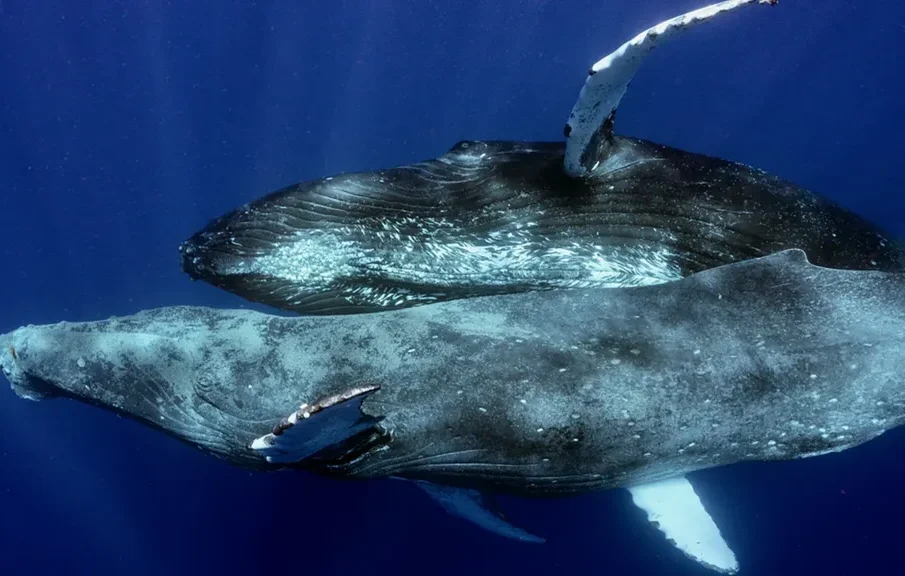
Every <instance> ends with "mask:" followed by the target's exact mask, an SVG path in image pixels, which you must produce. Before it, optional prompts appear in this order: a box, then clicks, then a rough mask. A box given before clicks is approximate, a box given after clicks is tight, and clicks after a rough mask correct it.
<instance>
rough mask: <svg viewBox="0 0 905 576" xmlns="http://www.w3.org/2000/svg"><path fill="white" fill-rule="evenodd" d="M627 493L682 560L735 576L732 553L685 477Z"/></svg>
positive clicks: (649, 485) (634, 489)
mask: <svg viewBox="0 0 905 576" xmlns="http://www.w3.org/2000/svg"><path fill="white" fill-rule="evenodd" d="M629 492H631V494H632V501H633V502H634V503H635V505H636V506H638V507H639V508H641V509H642V510H644V511H645V512H646V513H647V519H648V520H649V521H650V522H651V524H653V525H654V526H656V527H657V529H659V530H660V531H661V532H663V534H664V535H666V538H667V539H668V540H669V541H670V543H671V544H672V545H673V546H675V547H676V548H678V549H679V550H681V551H682V552H683V553H684V554H685V555H686V556H688V557H689V558H691V559H692V560H695V561H696V562H698V563H700V564H702V565H704V566H706V567H708V568H710V569H712V570H716V571H718V572H722V573H724V574H735V573H736V572H738V568H739V566H738V561H737V560H736V558H735V553H734V552H732V550H731V549H730V548H729V546H728V545H727V544H726V541H725V540H723V536H722V534H720V529H719V528H718V527H717V525H716V523H715V522H714V521H713V518H711V517H710V514H708V512H707V510H706V509H704V505H703V504H702V503H701V499H700V498H698V495H697V494H696V493H695V491H694V488H693V487H692V485H691V483H690V482H689V481H688V480H687V479H686V478H685V477H678V478H670V479H668V480H662V481H660V482H652V483H650V484H642V485H639V486H633V487H631V488H629Z"/></svg>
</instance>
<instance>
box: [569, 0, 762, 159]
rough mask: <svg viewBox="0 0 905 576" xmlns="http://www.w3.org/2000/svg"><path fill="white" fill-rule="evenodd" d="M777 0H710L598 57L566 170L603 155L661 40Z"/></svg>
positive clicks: (572, 127) (573, 125) (575, 121)
mask: <svg viewBox="0 0 905 576" xmlns="http://www.w3.org/2000/svg"><path fill="white" fill-rule="evenodd" d="M778 2H779V0H727V1H726V2H719V3H717V4H711V5H710V6H705V7H704V8H699V9H697V10H693V11H691V12H688V13H687V14H683V15H681V16H677V17H675V18H672V19H670V20H666V21H664V22H661V23H660V24H657V25H656V26H653V27H652V28H648V29H647V30H645V31H644V32H642V33H640V34H638V35H637V36H635V37H634V38H632V39H631V40H629V41H628V42H626V43H625V44H623V45H622V46H620V47H619V48H617V49H616V50H615V51H613V52H612V53H611V54H609V55H607V56H606V57H605V58H603V59H601V60H599V61H598V62H597V63H595V64H594V65H593V66H592V67H591V69H590V71H589V73H588V78H587V80H585V84H584V86H583V87H582V88H581V93H580V94H579V95H578V101H577V102H576V103H575V106H573V107H572V112H571V114H569V120H568V122H567V123H566V127H565V135H566V138H567V139H568V140H567V142H566V154H565V159H564V168H565V171H566V174H568V175H569V176H572V177H579V176H585V175H587V174H589V173H591V172H593V171H594V169H595V168H596V167H597V166H598V165H599V164H600V162H601V155H605V151H606V139H607V138H608V137H609V136H611V132H612V126H613V115H614V113H615V112H616V108H617V107H618V106H619V102H620V101H621V100H622V97H623V96H624V95H625V91H626V89H627V88H628V85H629V82H631V80H632V78H633V77H634V76H635V74H636V73H637V72H638V69H639V68H640V67H641V64H642V63H643V62H644V59H645V58H646V57H647V54H648V53H649V52H650V51H651V50H652V49H653V48H654V47H656V46H657V45H658V44H659V43H660V42H661V41H662V40H665V39H667V38H670V37H671V36H673V35H675V34H676V33H678V32H681V31H683V30H686V29H688V28H690V27H692V26H693V25H695V24H699V23H701V22H704V21H707V20H709V19H711V18H713V17H714V16H716V15H717V14H721V13H723V12H728V11H730V10H734V9H736V8H738V7H740V6H744V5H746V4H769V5H774V4H777V3H778Z"/></svg>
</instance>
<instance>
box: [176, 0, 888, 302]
mask: <svg viewBox="0 0 905 576" xmlns="http://www.w3.org/2000/svg"><path fill="white" fill-rule="evenodd" d="M755 3H758V2H757V1H756V0H733V1H730V2H723V3H721V4H716V5H714V6H708V7H706V8H703V9H700V10H696V11H694V12H691V13H689V14H686V15H683V16H680V17H678V18H674V19H672V20H669V21H667V22H664V23H662V24H659V25H657V26H655V27H653V28H651V29H649V30H647V31H645V32H643V33H641V34H639V35H638V36H637V37H635V38H634V39H632V40H631V41H629V42H627V43H625V44H624V45H623V46H621V47H620V48H619V49H618V50H616V51H615V52H613V53H612V54H610V55H609V56H607V57H606V58H604V59H603V60H601V61H600V62H598V63H597V64H595V65H594V66H593V67H592V68H591V70H590V72H589V76H588V78H587V81H586V83H585V86H584V87H583V89H582V91H581V94H580V96H579V98H578V101H577V103H576V104H575V107H574V109H573V111H572V113H571V115H570V117H569V120H568V124H567V126H566V136H567V139H566V142H565V143H559V142H545V143H535V142H462V143H459V144H456V145H455V146H454V147H453V148H452V149H451V150H449V152H447V153H446V154H444V155H443V156H441V157H439V158H436V159H434V160H428V161H426V162H419V163H417V164H412V165H409V166H400V167H396V168H390V169H387V170H378V171H375V172H366V173H355V174H343V175H338V176H333V177H329V178H323V179H320V180H315V181H310V182H303V183H301V184H296V185H293V186H290V187H288V188H286V189H284V190H281V191H278V192H276V193H273V194H271V195H268V196H266V197H263V198H261V199H258V200H256V201H254V202H252V203H251V204H249V205H247V206H244V207H242V208H239V209H237V210H235V211H233V212H231V213H229V214H227V215H225V216H223V217H221V218H219V219H217V220H215V221H213V222H212V223H210V224H209V225H208V226H207V227H206V228H204V229H203V230H201V231H200V232H198V233H197V234H195V235H194V236H192V238H190V239H189V240H188V241H186V242H185V243H184V244H183V245H182V246H181V249H180V250H181V255H182V256H181V258H182V267H183V269H184V270H185V271H186V272H187V273H188V274H189V275H191V276H192V277H193V278H195V279H201V280H204V281H207V282H209V283H211V284H213V285H215V286H218V287H220V288H223V289H226V290H228V291H230V292H233V293H235V294H238V295H240V296H243V297H245V298H247V299H250V300H253V301H257V302H262V303H265V304H269V305H271V306H275V307H277V308H281V309H285V310H291V311H295V312H299V313H305V314H330V313H355V312H370V311H377V310H386V309H393V308H400V307H406V306H413V305H418V304H425V303H430V302H438V301H444V300H449V299H455V298H463V297H470V296H480V295H488V294H500V293H512V292H520V291H524V290H537V289H555V288H578V287H593V286H600V287H616V286H633V285H646V284H656V283H660V282H666V281H671V280H675V279H677V278H681V277H683V276H687V275H688V274H691V273H694V272H698V271H700V270H705V269H707V268H711V267H713V266H718V265H721V264H726V263H729V262H735V261H739V260H743V259H747V258H754V257H758V256H763V255H766V254H770V253H773V252H776V251H779V250H783V249H788V248H800V249H802V250H804V251H805V252H806V253H807V255H808V257H809V258H810V259H811V261H812V262H814V263H815V264H819V265H822V266H830V267H838V268H847V269H877V270H899V271H901V270H903V268H905V266H903V264H905V249H903V247H902V245H901V244H899V243H896V242H892V241H890V240H887V235H886V234H884V233H883V232H882V231H881V230H879V229H877V228H876V227H875V226H873V225H871V224H870V223H868V222H865V221H864V219H862V218H861V217H859V216H857V215H856V214H854V213H852V212H850V211H848V210H846V209H844V208H842V207H840V206H838V205H836V204H834V203H832V202H830V201H828V200H827V199H824V198H821V197H818V196H816V195H814V194H812V193H811V192H809V191H807V190H803V189H801V188H799V187H797V186H795V185H793V184H791V183H789V182H786V181H784V180H781V179H779V178H776V177H774V176H771V175H769V174H766V173H764V172H763V171H761V170H758V169H755V168H751V167H748V166H745V165H742V164H739V163H735V162H727V161H724V160H720V159H717V158H711V157H708V156H703V155H700V154H693V153H690V152H685V151H682V150H677V149H675V148H670V147H667V146H661V145H659V144H655V143H651V142H646V141H641V140H637V139H634V138H626V137H622V136H617V135H615V134H614V133H613V119H614V115H615V111H616V108H617V106H618V104H619V101H620V99H621V98H622V95H623V94H624V92H625V90H626V87H627V86H628V83H629V81H630V80H631V78H632V76H633V75H634V73H635V72H636V70H637V69H638V68H639V66H640V65H641V63H642V61H643V60H644V58H645V56H646V55H647V53H648V52H649V51H650V50H651V49H652V48H653V47H654V46H656V45H657V43H658V42H660V41H662V40H664V39H666V38H668V37H670V36H672V35H674V34H675V33H677V32H679V31H681V30H684V29H686V28H688V27H690V26H692V25H694V24H695V23H698V22H703V21H705V20H707V19H708V18H710V17H712V16H714V15H716V14H719V13H722V12H725V11H728V10H730V9H733V8H737V7H739V6H742V5H745V4H755ZM761 3H772V2H761Z"/></svg>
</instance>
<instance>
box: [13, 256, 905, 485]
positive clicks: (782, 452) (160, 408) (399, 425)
mask: <svg viewBox="0 0 905 576" xmlns="http://www.w3.org/2000/svg"><path fill="white" fill-rule="evenodd" d="M0 346H2V348H0V349H2V351H3V354H2V355H0V358H2V360H0V364H2V367H3V370H4V372H5V373H6V375H7V378H8V379H9V380H10V381H11V382H12V385H13V389H14V390H15V391H16V392H17V393H19V394H20V395H22V396H26V397H31V398H41V397H50V396H64V397H71V398H75V399H77V400H80V401H84V402H89V403H92V404H97V405H100V406H102V407H105V408H108V409H112V410H115V411H117V412H119V413H122V414H125V415H128V416H131V417H134V418H137V419H139V420H141V421H143V422H145V423H147V424H149V425H151V426H154V427H156V428H159V429H161V430H163V431H165V432H167V433H169V434H172V435H174V436H176V437H178V438H180V439H182V440H184V441H187V442H189V443H191V444H194V445H197V446H198V447H200V448H202V449H204V450H206V451H209V452H212V453H214V454H216V455H218V456H221V457H223V458H226V459H227V460H229V461H230V462H232V463H234V464H237V465H242V466H248V467H251V468H255V469H271V468H275V467H276V466H274V465H271V464H268V463H267V462H265V461H264V460H262V459H260V458H259V456H258V455H257V453H255V452H253V451H252V450H250V449H249V444H250V443H251V441H252V440H253V439H254V438H256V437H258V436H261V435H264V434H266V433H268V432H269V431H271V429H272V428H273V427H274V425H275V424H277V423H278V422H279V421H280V420H281V419H283V418H285V417H286V416H287V415H288V414H289V413H291V412H293V411H294V410H296V409H297V408H298V406H299V404H301V403H302V402H312V401H315V400H317V399H319V398H322V397H324V396H327V395H330V394H334V393H341V392H343V391H346V390H349V389H351V388H354V387H357V386H363V385H373V384H376V385H379V386H380V389H379V391H377V392H376V393H374V394H373V395H372V396H370V397H368V399H367V400H365V401H364V403H363V405H362V410H363V412H364V413H365V414H366V415H369V416H373V417H375V418H378V419H381V420H380V422H379V423H378V424H376V425H375V426H374V428H372V429H371V430H368V431H366V432H365V433H362V434H359V435H357V436H355V437H353V438H348V439H347V440H345V441H343V442H339V443H337V444H336V445H335V446H333V447H331V448H330V449H328V450H327V451H325V452H322V453H319V454H317V455H316V456H314V457H312V458H310V459H308V460H306V461H304V462H301V463H299V464H298V466H299V467H302V468H306V469H308V470H312V471H315V472H319V473H323V474H330V475H334V476H339V477H344V478H370V477H382V476H394V477H403V478H409V479H421V480H429V481H431V482H434V483H438V484H448V485H453V486H460V487H467V488H477V489H482V490H492V491H503V492H508V493H515V494H522V495H530V496H558V495H565V494H571V493H576V492H583V491H590V490H598V489H606V488H612V487H617V486H626V485H632V484H638V483H643V482H649V481H654V480H658V479H662V478H666V477H672V476H677V475H681V474H685V473H688V472H691V471H694V470H698V469H703V468H709V467H714V466H720V465H727V464H732V463H735V462H740V461H745V460H776V459H791V458H798V457H804V456H813V455H818V454H822V453H826V452H832V451H838V450H843V449H846V448H849V447H852V446H855V445H858V444H860V443H862V442H865V441H867V440H870V439H871V438H874V437H876V436H877V435H879V434H881V433H882V432H883V431H885V430H888V429H890V428H893V427H895V426H898V425H900V424H901V423H902V422H903V418H905V386H903V385H902V378H903V374H905V275H903V274H897V273H884V272H876V271H841V270H833V269H827V268H821V267H816V266H813V265H811V264H809V263H807V261H806V259H805V256H804V253H803V252H801V251H798V250H791V251H785V252H782V253H779V254H776V255H773V256H770V257H765V258H759V259H754V260H749V261H745V262H742V263H737V264H733V265H727V266H724V267H719V268H715V269H711V270H708V271H705V272H701V273H699V274H696V275H693V276H691V277H688V278H685V279H683V280H679V281H676V282H671V283H666V284H660V285H657V286H649V287H640V288H617V289H581V290H568V291H544V292H535V293H523V294H515V295H506V296H493V297H486V298H474V299H463V300H456V301H452V302H446V303H441V304H436V305H432V306H421V307H413V308H407V309H404V310H399V311H393V312H385V313H378V314H370V315H347V316H332V317H326V316H324V317H320V316H305V317H293V318H285V317H275V316H270V315H263V314H260V313H256V312H251V311H239V310H216V309H210V308H191V307H174V308H161V309H157V310H150V311H145V312H141V313H139V314H136V315H134V316H129V317H124V318H114V319H110V320H105V321H101V322H86V323H62V324H55V325H46V326H29V327H23V328H19V329H18V330H16V331H14V332H12V333H9V334H6V335H4V336H2V337H0ZM328 410H329V408H328ZM302 425H306V424H302Z"/></svg>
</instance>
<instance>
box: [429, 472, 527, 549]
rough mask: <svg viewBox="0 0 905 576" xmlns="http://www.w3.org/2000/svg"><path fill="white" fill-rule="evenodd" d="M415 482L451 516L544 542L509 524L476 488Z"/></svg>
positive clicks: (501, 533)
mask: <svg viewBox="0 0 905 576" xmlns="http://www.w3.org/2000/svg"><path fill="white" fill-rule="evenodd" d="M415 484H417V485H418V487H419V488H421V489H422V490H424V491H425V492H427V493H428V494H429V495H430V497H431V498H433V499H434V500H435V501H436V502H437V503H438V504H440V506H442V507H443V508H444V510H446V511H447V512H449V513H450V514H451V515H453V516H458V517H459V518H462V519H465V520H469V521H470V522H473V523H474V524H477V525H478V526H480V527H481V528H483V529H485V530H488V531H490V532H493V533H494V534H497V535H499V536H505V537H506V538H511V539H513V540H520V541H522V542H534V543H543V542H544V539H543V538H540V537H539V536H535V535H534V534H530V533H528V532H526V531H524V530H522V529H521V528H519V527H518V526H514V525H512V524H510V523H509V522H508V521H506V519H504V518H503V517H502V515H500V514H499V513H498V512H493V511H491V510H490V509H489V508H488V506H487V504H486V503H485V502H484V497H483V496H482V495H481V493H480V492H478V491H477V490H467V489H463V488H454V487H452V486H443V485H441V484H434V483H432V482H426V481H424V480H415Z"/></svg>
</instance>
